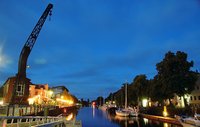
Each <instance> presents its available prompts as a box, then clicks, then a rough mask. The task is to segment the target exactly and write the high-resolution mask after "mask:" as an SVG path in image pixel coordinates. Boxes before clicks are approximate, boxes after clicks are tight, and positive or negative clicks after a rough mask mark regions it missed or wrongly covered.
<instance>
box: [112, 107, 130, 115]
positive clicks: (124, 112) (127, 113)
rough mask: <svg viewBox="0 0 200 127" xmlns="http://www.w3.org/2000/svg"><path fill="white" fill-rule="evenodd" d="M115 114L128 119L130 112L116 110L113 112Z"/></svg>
mask: <svg viewBox="0 0 200 127" xmlns="http://www.w3.org/2000/svg"><path fill="white" fill-rule="evenodd" d="M115 113H116V115H117V116H123V117H128V116H129V115H130V111H128V110H123V109H122V110H120V109H119V110H116V111H115Z"/></svg>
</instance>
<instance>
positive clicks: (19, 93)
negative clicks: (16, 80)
mask: <svg viewBox="0 0 200 127" xmlns="http://www.w3.org/2000/svg"><path fill="white" fill-rule="evenodd" d="M24 86H25V84H18V85H17V89H16V94H17V96H23V95H24Z"/></svg>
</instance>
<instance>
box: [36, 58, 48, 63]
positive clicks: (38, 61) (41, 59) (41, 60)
mask: <svg viewBox="0 0 200 127" xmlns="http://www.w3.org/2000/svg"><path fill="white" fill-rule="evenodd" d="M46 63H47V60H46V59H44V58H38V59H35V64H46Z"/></svg>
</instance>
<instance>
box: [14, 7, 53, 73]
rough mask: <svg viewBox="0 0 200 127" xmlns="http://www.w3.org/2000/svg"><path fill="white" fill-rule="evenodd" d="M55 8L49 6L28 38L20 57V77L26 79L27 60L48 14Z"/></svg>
mask: <svg viewBox="0 0 200 127" xmlns="http://www.w3.org/2000/svg"><path fill="white" fill-rule="evenodd" d="M52 8H53V5H52V4H49V5H48V6H47V8H46V9H45V11H44V12H43V14H42V16H41V17H40V19H39V20H38V22H37V24H36V25H35V27H34V29H33V31H32V33H31V34H30V36H29V37H28V39H27V41H26V43H25V45H24V47H23V49H22V51H21V54H20V57H19V62H18V75H19V76H20V77H21V76H22V77H26V67H27V59H28V56H29V54H30V52H31V50H32V48H33V46H34V44H35V42H36V39H37V37H38V35H39V33H40V31H41V29H42V26H43V24H44V22H45V20H46V18H47V16H48V14H51V10H52Z"/></svg>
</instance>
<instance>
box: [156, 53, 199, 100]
mask: <svg viewBox="0 0 200 127" xmlns="http://www.w3.org/2000/svg"><path fill="white" fill-rule="evenodd" d="M191 67H193V61H190V62H189V61H187V54H186V53H184V52H181V51H177V52H176V54H174V53H172V52H170V51H169V52H168V53H166V54H165V58H164V59H163V60H162V61H161V62H160V63H157V64H156V69H157V71H158V74H157V75H156V76H155V77H156V78H155V81H156V84H157V85H156V86H155V87H158V86H159V87H160V89H162V91H160V93H161V95H162V96H163V98H164V99H170V98H172V97H173V95H174V93H176V94H177V95H178V96H183V95H184V94H187V93H190V92H191V91H192V90H193V89H194V85H195V82H196V80H197V75H196V74H195V73H194V72H193V71H191V70H190V68H191Z"/></svg>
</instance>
